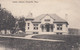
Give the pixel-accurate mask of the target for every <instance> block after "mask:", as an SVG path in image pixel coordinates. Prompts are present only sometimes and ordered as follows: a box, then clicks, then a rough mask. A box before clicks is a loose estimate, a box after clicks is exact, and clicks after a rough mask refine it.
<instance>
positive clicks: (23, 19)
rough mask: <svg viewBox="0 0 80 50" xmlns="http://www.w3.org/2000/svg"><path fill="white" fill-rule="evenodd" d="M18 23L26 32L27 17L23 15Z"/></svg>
mask: <svg viewBox="0 0 80 50" xmlns="http://www.w3.org/2000/svg"><path fill="white" fill-rule="evenodd" d="M18 24H19V28H20V30H22V31H23V32H25V25H26V23H25V18H24V17H21V18H20V19H19V21H18Z"/></svg>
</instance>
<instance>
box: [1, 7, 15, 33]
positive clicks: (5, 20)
mask: <svg viewBox="0 0 80 50" xmlns="http://www.w3.org/2000/svg"><path fill="white" fill-rule="evenodd" d="M14 26H15V18H14V17H13V15H12V14H11V13H10V12H9V11H7V10H6V9H4V8H1V9H0V30H5V34H6V30H12V29H13V27H14Z"/></svg>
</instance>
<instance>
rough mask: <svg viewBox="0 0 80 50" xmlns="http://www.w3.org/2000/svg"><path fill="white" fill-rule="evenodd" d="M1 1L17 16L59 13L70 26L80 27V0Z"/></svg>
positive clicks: (4, 6)
mask: <svg viewBox="0 0 80 50" xmlns="http://www.w3.org/2000/svg"><path fill="white" fill-rule="evenodd" d="M20 1H21V2H22V3H21V2H20ZM35 1H36V2H35ZM0 3H1V5H2V8H6V9H7V10H8V11H10V12H11V13H12V14H13V15H14V16H15V17H20V16H24V17H25V18H26V17H27V15H28V14H29V13H32V14H33V17H37V16H39V15H41V14H57V15H58V16H60V17H61V18H63V19H65V20H66V21H68V23H69V27H70V28H78V29H80V23H79V22H80V0H0ZM66 14H67V15H66Z"/></svg>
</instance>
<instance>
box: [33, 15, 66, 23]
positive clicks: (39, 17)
mask: <svg viewBox="0 0 80 50" xmlns="http://www.w3.org/2000/svg"><path fill="white" fill-rule="evenodd" d="M47 15H48V16H50V17H51V18H52V19H53V20H54V22H67V21H66V20H64V19H62V18H60V17H59V16H58V15H56V14H42V15H40V16H38V17H36V18H35V19H34V20H33V22H41V19H43V18H44V17H45V16H47Z"/></svg>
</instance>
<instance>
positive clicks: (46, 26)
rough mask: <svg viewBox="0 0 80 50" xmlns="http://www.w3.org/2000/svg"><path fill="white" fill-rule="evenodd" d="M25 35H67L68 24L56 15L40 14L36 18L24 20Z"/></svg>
mask: <svg viewBox="0 0 80 50" xmlns="http://www.w3.org/2000/svg"><path fill="white" fill-rule="evenodd" d="M25 30H26V33H27V34H63V35H67V34H68V22H67V21H65V20H64V19H62V18H60V17H59V16H57V15H56V14H42V15H40V16H38V17H36V18H26V28H25Z"/></svg>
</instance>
